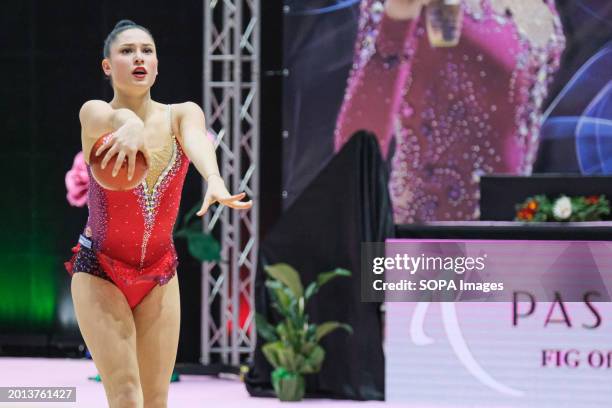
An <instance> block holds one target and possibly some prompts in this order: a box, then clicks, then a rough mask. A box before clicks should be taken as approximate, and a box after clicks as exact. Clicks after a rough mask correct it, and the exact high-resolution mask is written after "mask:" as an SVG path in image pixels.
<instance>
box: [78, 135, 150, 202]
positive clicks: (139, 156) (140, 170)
mask: <svg viewBox="0 0 612 408" xmlns="http://www.w3.org/2000/svg"><path fill="white" fill-rule="evenodd" d="M110 139H111V133H107V134H105V135H103V136H102V137H100V138H99V139H98V141H97V142H96V144H94V146H93V148H92V149H91V153H90V154H89V165H90V167H91V174H92V175H93V177H94V178H95V179H96V181H97V182H98V184H100V185H101V186H102V187H104V188H106V189H107V190H113V191H125V190H131V189H133V188H135V187H137V186H138V185H139V184H140V183H141V182H142V180H144V178H145V177H146V175H147V170H148V168H149V166H148V165H147V160H146V159H145V156H144V154H143V153H142V152H138V153H136V166H135V168H134V176H133V177H132V179H131V180H128V159H127V157H126V158H125V159H124V160H123V163H122V164H121V168H120V169H119V171H118V172H117V175H116V176H115V177H113V168H114V167H115V160H117V156H116V155H115V156H114V157H113V158H111V159H110V160H109V161H108V163H106V167H105V168H104V169H102V166H101V165H102V160H103V159H104V156H105V155H106V152H107V150H104V151H102V153H100V155H99V156H96V152H97V151H98V149H99V148H100V147H101V146H102V145H104V144H105V143H108V142H109V141H110ZM109 148H110V147H109Z"/></svg>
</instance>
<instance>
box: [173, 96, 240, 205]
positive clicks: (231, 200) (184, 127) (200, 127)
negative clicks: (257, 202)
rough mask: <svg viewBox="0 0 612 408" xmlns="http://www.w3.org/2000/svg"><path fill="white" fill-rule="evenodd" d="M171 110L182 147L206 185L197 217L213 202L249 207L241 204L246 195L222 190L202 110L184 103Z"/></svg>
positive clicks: (223, 186) (224, 188)
mask: <svg viewBox="0 0 612 408" xmlns="http://www.w3.org/2000/svg"><path fill="white" fill-rule="evenodd" d="M173 107H175V108H174V112H175V114H176V115H177V116H178V117H177V119H178V123H179V141H180V143H181V146H182V147H183V150H184V151H185V154H187V157H189V160H191V162H192V163H193V164H194V166H195V167H196V169H197V170H198V172H199V173H200V174H201V175H202V177H203V178H204V179H205V180H206V182H207V184H208V188H207V190H206V195H205V197H204V202H203V203H202V208H200V211H198V213H197V215H199V216H202V215H204V214H205V213H206V211H207V210H208V207H209V206H210V205H212V204H213V203H215V202H219V203H221V204H223V205H226V206H228V207H230V208H235V209H239V210H246V209H248V208H251V206H252V202H251V201H240V200H242V199H243V198H244V197H245V193H239V194H236V195H231V194H230V193H229V191H228V190H227V188H226V187H225V182H224V180H223V178H222V177H221V175H220V173H219V166H218V165H217V156H216V154H215V147H214V146H213V144H212V142H211V141H210V139H209V138H208V136H207V135H206V125H205V121H204V113H203V112H202V109H201V108H200V107H199V106H198V105H197V104H195V103H193V102H185V103H182V104H179V105H173Z"/></svg>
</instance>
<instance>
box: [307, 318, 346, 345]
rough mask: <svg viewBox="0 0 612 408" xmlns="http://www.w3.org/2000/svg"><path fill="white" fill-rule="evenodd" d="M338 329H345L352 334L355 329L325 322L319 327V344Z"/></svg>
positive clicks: (317, 335)
mask: <svg viewBox="0 0 612 408" xmlns="http://www.w3.org/2000/svg"><path fill="white" fill-rule="evenodd" d="M336 329H344V330H346V331H347V332H349V333H351V334H352V333H353V328H352V327H351V326H349V325H348V324H345V323H340V322H325V323H321V324H319V325H318V326H317V331H316V335H315V338H316V340H317V342H318V341H320V340H321V339H322V338H323V337H325V336H327V335H328V334H329V333H331V332H332V331H334V330H336Z"/></svg>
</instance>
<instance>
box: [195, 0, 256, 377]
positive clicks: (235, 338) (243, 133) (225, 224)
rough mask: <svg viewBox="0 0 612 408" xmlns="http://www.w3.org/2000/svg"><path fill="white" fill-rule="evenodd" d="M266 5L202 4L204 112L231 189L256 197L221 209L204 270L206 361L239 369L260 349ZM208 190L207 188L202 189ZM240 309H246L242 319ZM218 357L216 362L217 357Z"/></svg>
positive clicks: (214, 214) (251, 0) (209, 225)
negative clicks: (246, 204) (217, 241)
mask: <svg viewBox="0 0 612 408" xmlns="http://www.w3.org/2000/svg"><path fill="white" fill-rule="evenodd" d="M259 1H260V0H204V87H203V99H204V113H205V115H206V121H207V126H208V129H209V131H210V132H211V133H212V134H213V135H215V137H216V145H217V146H218V149H217V152H218V156H219V158H220V170H221V174H222V176H223V178H224V179H225V182H226V185H227V186H228V189H229V190H230V192H232V193H235V192H240V191H245V192H246V193H247V194H248V197H249V198H251V199H253V207H252V208H251V209H250V210H248V211H236V210H230V209H228V208H226V207H224V206H218V207H216V208H215V210H214V211H209V214H210V215H207V219H206V220H205V223H204V224H205V226H204V229H205V231H206V232H211V231H213V230H214V232H215V233H216V234H218V235H217V236H219V237H220V238H221V261H220V262H219V263H204V264H203V265H202V297H203V299H202V338H201V356H200V362H201V363H202V364H204V365H209V364H212V363H221V364H225V365H232V366H238V365H240V364H241V363H242V362H244V360H245V358H250V357H252V355H253V351H254V349H255V338H256V337H255V336H256V333H255V318H254V317H255V303H254V287H255V272H256V269H257V252H258V249H259V242H258V234H259V217H258V214H259V200H258V199H259V63H260V52H259V49H260V48H259V47H260V44H259V41H260V39H259V38H260V37H259V33H260V18H259V16H260V14H259ZM204 187H206V186H204ZM241 305H242V308H243V309H248V314H247V315H246V317H245V316H242V319H243V320H244V322H243V323H242V324H240V320H239V318H240V311H241ZM217 356H218V357H217Z"/></svg>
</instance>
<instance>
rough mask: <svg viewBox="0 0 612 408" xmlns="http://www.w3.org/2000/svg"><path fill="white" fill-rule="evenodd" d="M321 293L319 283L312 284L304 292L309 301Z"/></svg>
mask: <svg viewBox="0 0 612 408" xmlns="http://www.w3.org/2000/svg"><path fill="white" fill-rule="evenodd" d="M318 291H319V285H317V282H310V284H309V285H308V286H307V287H306V291H305V292H304V299H305V300H308V299H310V297H311V296H312V295H314V294H316V293H317V292H318Z"/></svg>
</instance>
